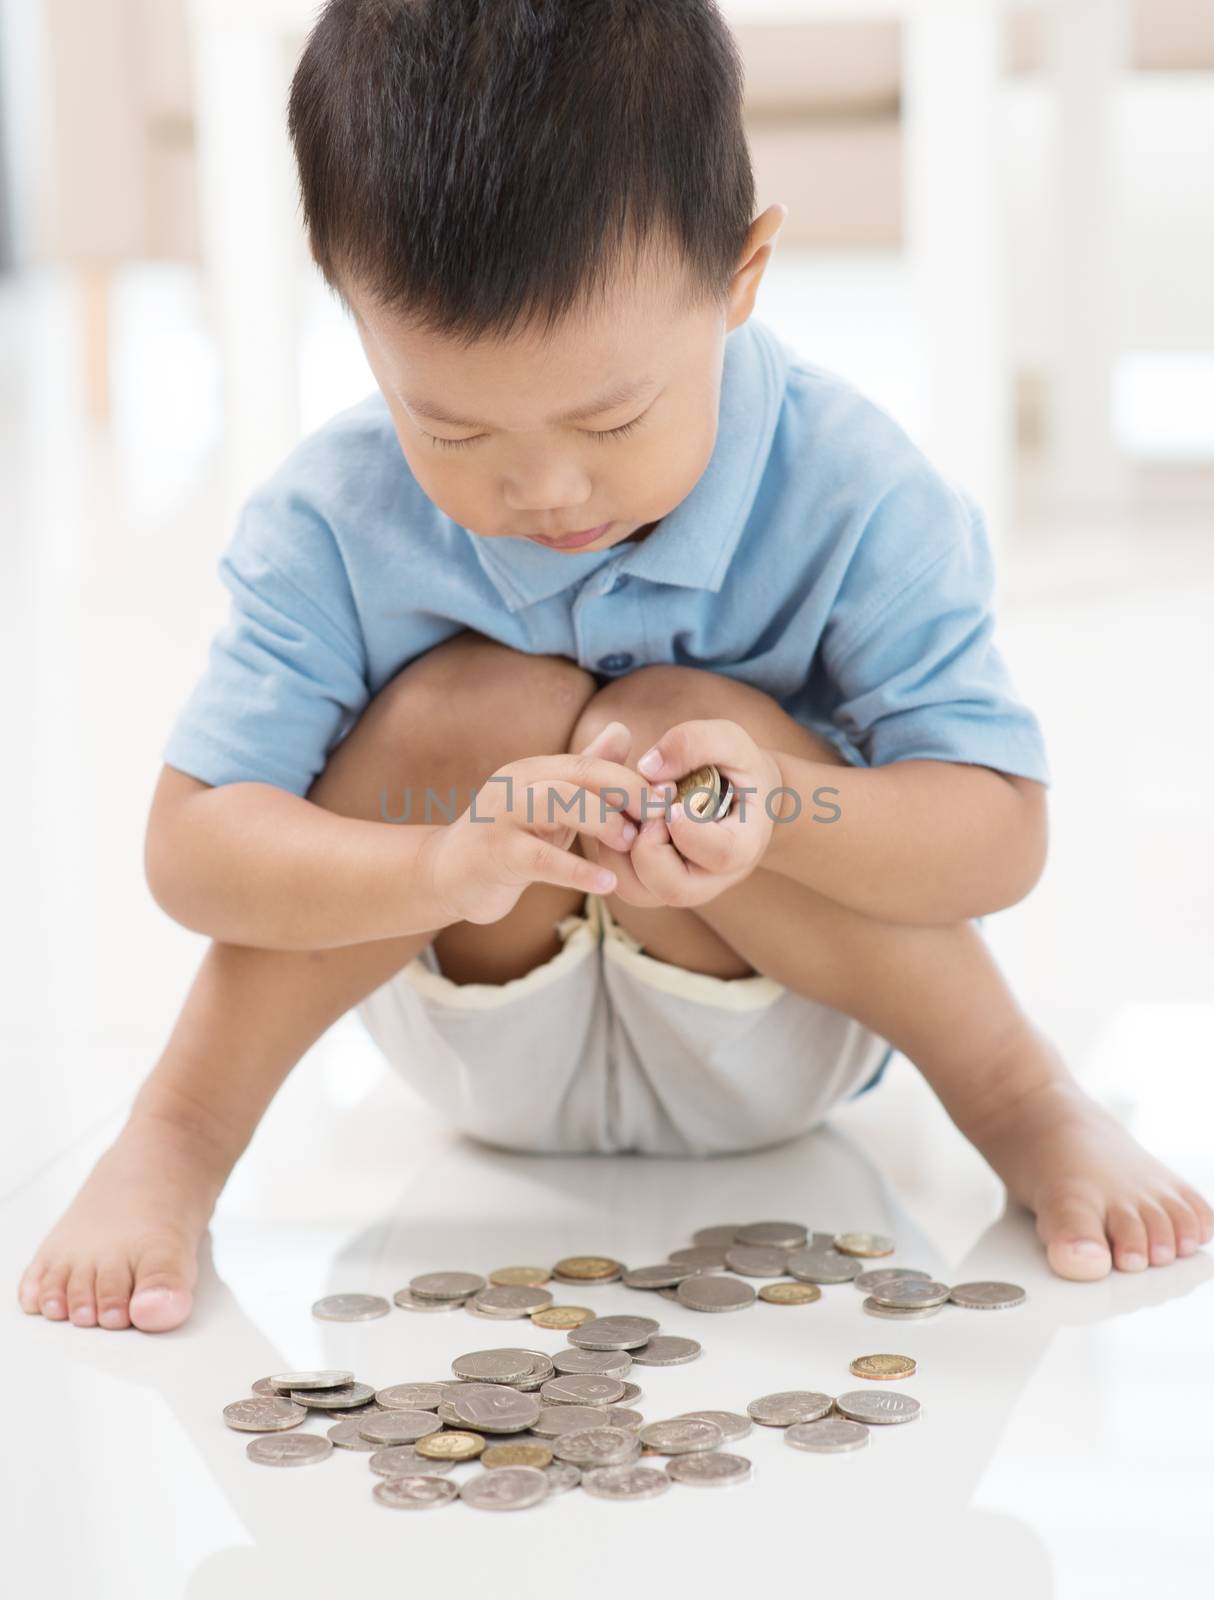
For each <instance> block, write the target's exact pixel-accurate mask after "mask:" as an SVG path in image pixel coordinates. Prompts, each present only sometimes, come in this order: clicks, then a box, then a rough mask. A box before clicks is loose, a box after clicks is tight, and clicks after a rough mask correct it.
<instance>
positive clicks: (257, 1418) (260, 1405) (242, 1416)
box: [223, 1396, 308, 1433]
mask: <svg viewBox="0 0 1214 1600" xmlns="http://www.w3.org/2000/svg"><path fill="white" fill-rule="evenodd" d="M307 1414H308V1413H307V1410H306V1408H305V1407H304V1406H300V1405H296V1404H295V1402H294V1401H293V1400H286V1399H276V1400H271V1399H269V1398H268V1397H263V1396H259V1397H258V1398H257V1399H256V1400H233V1402H232V1404H231V1405H230V1406H224V1408H223V1420H224V1421H225V1422H226V1423H227V1425H228V1427H229V1428H238V1429H240V1431H241V1432H242V1433H281V1432H282V1431H283V1430H284V1429H285V1428H298V1426H299V1424H300V1423H301V1422H302V1421H303V1420H304V1418H305V1417H306V1416H307Z"/></svg>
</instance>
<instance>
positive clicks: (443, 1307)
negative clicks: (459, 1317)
mask: <svg viewBox="0 0 1214 1600" xmlns="http://www.w3.org/2000/svg"><path fill="white" fill-rule="evenodd" d="M392 1298H393V1300H394V1301H395V1302H396V1304H397V1305H398V1306H399V1307H400V1308H401V1310H402V1311H459V1310H460V1308H461V1307H462V1306H463V1305H464V1301H463V1300H426V1299H423V1298H422V1296H421V1295H417V1294H414V1293H413V1291H412V1290H411V1289H398V1290H397V1291H396V1293H395V1294H394V1295H393V1296H392Z"/></svg>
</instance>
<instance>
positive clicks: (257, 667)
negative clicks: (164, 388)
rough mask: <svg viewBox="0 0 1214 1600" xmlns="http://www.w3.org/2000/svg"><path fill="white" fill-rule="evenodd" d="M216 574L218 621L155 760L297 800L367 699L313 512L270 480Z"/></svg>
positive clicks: (353, 626) (323, 529)
mask: <svg viewBox="0 0 1214 1600" xmlns="http://www.w3.org/2000/svg"><path fill="white" fill-rule="evenodd" d="M288 566H289V568H290V571H291V574H292V576H291V577H287V575H286V568H287V567H288ZM218 574H219V579H220V581H221V583H222V584H223V586H224V588H225V589H227V591H228V593H229V594H230V595H231V605H230V608H229V612H228V617H227V620H226V621H225V622H224V624H223V625H222V626H221V627H220V629H219V630H218V632H217V633H216V635H215V637H214V639H213V640H212V642H211V645H210V650H209V657H208V662H207V666H206V669H205V671H204V672H203V674H202V676H201V678H200V679H199V680H198V682H197V683H196V685H195V687H194V689H193V691H192V693H191V694H190V696H189V698H188V699H187V701H186V703H185V704H184V705H183V707H182V708H181V710H180V712H179V713H178V715H177V718H176V721H175V722H174V724H173V726H172V729H171V731H170V733H169V736H168V741H167V743H166V744H165V745H164V747H163V751H162V754H163V757H164V760H165V761H166V762H167V763H168V764H169V765H170V766H173V767H176V768H178V769H179V770H181V771H182V772H186V773H189V774H190V775H191V776H193V777H196V778H200V779H201V780H202V781H203V782H204V783H208V784H212V785H219V784H227V783H241V782H256V783H269V784H273V785H275V786H276V787H278V788H281V789H286V790H289V791H290V792H291V793H292V794H298V795H305V794H306V793H307V791H308V789H309V788H310V787H311V785H312V782H313V781H314V779H315V778H316V777H317V775H318V774H319V773H320V772H321V771H322V769H323V768H324V765H325V761H326V758H327V756H328V753H329V751H330V750H331V749H332V748H333V746H334V745H335V744H336V743H338V741H339V740H340V739H341V737H342V736H343V734H344V733H345V732H347V731H348V728H349V726H350V725H351V724H352V722H353V721H354V719H355V718H356V717H357V715H358V713H359V712H360V711H361V710H362V708H363V707H364V706H365V705H366V703H367V701H368V699H369V698H370V693H369V689H368V683H367V669H366V652H365V649H364V646H363V643H362V636H361V632H360V629H359V626H358V618H357V613H356V610H355V606H354V601H353V596H352V593H351V589H350V583H349V577H348V574H347V573H346V570H345V567H344V565H343V562H342V559H341V555H340V552H339V550H338V548H337V543H336V540H335V539H334V537H333V533H332V530H331V528H330V527H329V526H328V524H327V522H326V521H325V519H324V517H323V516H322V515H321V514H320V513H319V512H318V511H317V509H316V508H315V507H314V506H313V505H311V504H309V503H308V502H306V501H305V500H303V499H302V498H301V497H300V496H299V495H298V494H297V493H293V492H292V491H290V490H288V489H285V488H283V487H281V486H280V485H279V484H277V483H275V482H274V481H273V480H272V481H271V483H270V484H268V485H265V486H263V487H262V488H261V489H259V490H258V491H256V492H255V493H254V494H253V495H252V496H251V497H250V499H249V500H248V501H247V503H246V504H245V506H244V508H243V510H242V512H241V515H240V518H239V521H238V524H237V528H236V532H235V534H234V536H233V538H232V541H231V543H230V544H229V546H228V548H227V549H226V550H225V551H224V553H223V555H222V556H221V557H220V559H219V564H218Z"/></svg>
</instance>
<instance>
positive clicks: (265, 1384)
mask: <svg viewBox="0 0 1214 1600" xmlns="http://www.w3.org/2000/svg"><path fill="white" fill-rule="evenodd" d="M252 1387H253V1393H254V1394H268V1395H269V1396H270V1397H271V1399H272V1398H273V1397H274V1396H275V1395H276V1394H277V1393H278V1390H277V1389H276V1388H275V1387H274V1385H273V1383H272V1382H271V1381H270V1379H269V1378H258V1380H257V1382H256V1383H255V1384H253V1386H252Z"/></svg>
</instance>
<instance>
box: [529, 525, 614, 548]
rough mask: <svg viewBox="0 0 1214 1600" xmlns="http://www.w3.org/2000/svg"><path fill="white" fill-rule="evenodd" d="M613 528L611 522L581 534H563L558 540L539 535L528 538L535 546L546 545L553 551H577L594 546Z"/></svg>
mask: <svg viewBox="0 0 1214 1600" xmlns="http://www.w3.org/2000/svg"><path fill="white" fill-rule="evenodd" d="M611 526H612V525H611V523H610V522H601V523H600V524H599V525H598V527H597V528H585V529H583V530H582V531H581V532H580V533H563V534H561V535H560V536H559V537H558V538H551V539H550V538H546V537H545V536H544V535H543V534H539V533H530V534H528V535H527V537H528V538H529V539H530V540H531V541H532V543H533V544H546V545H548V546H549V548H550V549H553V550H577V549H580V548H581V546H582V545H585V544H593V543H594V541H595V540H596V539H601V538H602V537H603V535H604V534H605V533H606V532H607V531H608V530H609V529H610V527H611Z"/></svg>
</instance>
